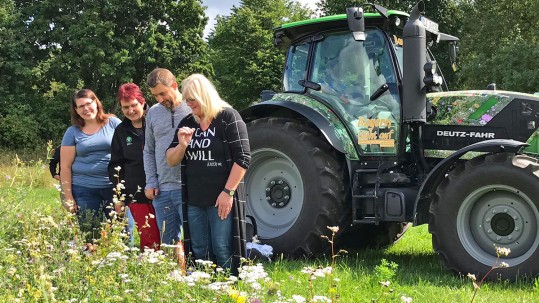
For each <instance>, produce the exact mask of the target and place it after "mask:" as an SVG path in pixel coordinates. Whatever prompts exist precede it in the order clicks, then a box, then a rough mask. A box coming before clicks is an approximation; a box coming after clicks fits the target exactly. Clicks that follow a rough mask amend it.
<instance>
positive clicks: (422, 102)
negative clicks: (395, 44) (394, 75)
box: [402, 1, 427, 123]
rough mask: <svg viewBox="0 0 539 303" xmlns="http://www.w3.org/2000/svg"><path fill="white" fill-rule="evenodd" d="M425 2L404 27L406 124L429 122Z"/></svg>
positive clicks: (412, 14)
mask: <svg viewBox="0 0 539 303" xmlns="http://www.w3.org/2000/svg"><path fill="white" fill-rule="evenodd" d="M424 6H425V5H424V3H423V1H419V2H418V3H417V4H416V5H415V6H414V8H413V9H412V13H411V14H410V18H409V19H408V22H406V25H405V26H404V32H403V40H404V62H403V63H404V64H403V77H402V78H403V101H402V112H403V121H404V122H405V123H425V122H426V121H427V90H426V87H425V84H424V83H423V78H424V77H425V71H424V70H423V66H425V63H427V42H426V41H427V38H426V32H425V26H424V25H423V23H422V22H421V20H420V17H421V12H422V11H424V9H425V8H424Z"/></svg>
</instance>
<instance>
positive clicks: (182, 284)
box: [0, 151, 539, 303]
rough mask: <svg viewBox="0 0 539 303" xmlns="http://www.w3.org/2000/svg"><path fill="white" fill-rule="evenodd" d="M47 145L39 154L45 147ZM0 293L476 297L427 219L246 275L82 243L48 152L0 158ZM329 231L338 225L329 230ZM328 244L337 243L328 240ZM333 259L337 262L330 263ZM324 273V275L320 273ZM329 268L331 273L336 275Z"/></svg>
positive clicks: (79, 297)
mask: <svg viewBox="0 0 539 303" xmlns="http://www.w3.org/2000/svg"><path fill="white" fill-rule="evenodd" d="M42 152H43V151H40V153H42ZM0 159H1V161H2V162H0V168H1V170H0V171H1V174H0V185H1V189H0V216H1V218H2V220H0V277H2V278H1V279H0V298H2V301H4V302H245V303H248V302H332V301H333V302H410V301H409V300H412V301H413V302H470V301H471V299H472V295H473V292H474V288H473V285H472V283H471V282H470V281H469V280H468V279H467V278H465V277H458V276H455V275H453V274H451V273H450V272H448V271H447V270H446V269H444V268H443V266H442V265H441V263H440V261H439V260H438V257H437V256H436V255H435V254H434V253H433V251H432V246H431V242H430V240H431V238H430V234H429V233H428V231H427V228H426V226H420V227H414V228H411V229H410V230H409V231H408V233H407V234H406V235H405V236H404V237H403V238H402V240H401V241H399V242H398V243H396V244H395V245H393V246H392V247H390V248H388V249H383V250H361V251H350V252H348V253H347V254H344V255H341V256H339V258H333V257H332V256H329V255H328V256H326V257H325V258H318V259H300V260H287V259H286V258H283V257H282V256H275V258H274V261H273V262H272V263H264V264H263V265H259V266H256V264H246V265H245V267H244V268H243V270H242V272H241V280H239V281H238V280H234V279H230V278H228V277H227V276H226V275H225V274H223V273H221V272H219V271H218V270H216V269H215V267H214V266H213V265H212V264H208V263H203V262H199V263H195V264H192V265H191V267H190V268H189V270H188V271H189V275H187V276H183V275H181V272H180V268H179V266H178V265H177V263H176V262H174V261H173V259H172V257H171V256H169V255H167V254H164V253H162V252H152V251H147V252H146V253H144V254H140V253H139V252H138V250H137V249H130V248H129V247H126V246H125V245H124V242H123V240H122V238H121V237H120V236H119V233H120V231H119V230H120V228H111V227H110V226H107V227H106V228H105V229H104V232H102V235H101V238H100V239H99V241H98V242H97V243H96V245H94V246H91V247H88V246H85V243H82V242H81V241H80V240H78V239H80V238H81V237H80V235H79V231H78V227H77V224H76V220H75V218H74V217H73V216H72V215H70V214H68V213H67V212H65V211H64V210H63V209H62V208H61V204H60V201H59V200H58V191H57V190H56V188H55V187H54V184H55V182H56V181H54V180H53V179H52V178H51V176H50V174H49V172H48V167H47V160H46V151H45V152H44V153H43V154H42V155H41V156H38V155H37V153H28V154H19V153H17V154H15V153H3V154H2V155H1V156H0ZM327 235H328V237H329V236H331V231H330V230H328V234H327ZM328 245H330V243H328ZM332 260H335V265H334V269H333V270H331V271H330V272H328V270H327V268H331V264H332ZM313 271H316V274H315V275H314V274H312V273H313ZM329 273H330V274H329ZM537 298H539V280H537V279H536V280H526V281H524V280H519V281H516V282H514V283H509V282H503V281H502V282H498V283H492V282H488V283H485V284H483V286H482V288H481V290H480V291H479V292H478V294H477V297H476V298H475V301H474V302H538V301H539V300H538V299H537Z"/></svg>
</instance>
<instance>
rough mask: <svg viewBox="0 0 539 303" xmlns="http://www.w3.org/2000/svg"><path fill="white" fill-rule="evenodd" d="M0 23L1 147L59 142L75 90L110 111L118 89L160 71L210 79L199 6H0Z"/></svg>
mask: <svg viewBox="0 0 539 303" xmlns="http://www.w3.org/2000/svg"><path fill="white" fill-rule="evenodd" d="M0 17H1V18H0V76H1V78H2V82H1V83H0V96H1V97H0V136H1V139H0V146H5V147H24V146H27V145H31V144H35V143H36V142H35V141H34V139H35V138H37V139H38V141H40V142H41V143H43V142H44V140H47V139H52V140H54V141H55V142H57V141H59V140H60V139H61V136H62V134H63V132H64V131H65V129H66V127H67V126H69V112H68V109H69V103H70V102H71V98H72V95H73V92H74V91H75V90H76V89H80V88H83V87H86V88H91V89H92V90H94V91H95V92H96V94H97V96H98V97H99V98H100V99H101V100H102V101H103V103H104V105H105V109H106V110H108V111H115V110H116V107H117V102H116V100H115V96H116V93H117V89H118V87H119V85H121V84H122V83H124V82H128V81H132V82H135V83H138V84H141V85H142V86H143V87H144V86H145V85H144V82H145V79H146V75H147V74H148V72H149V71H151V70H152V69H153V68H155V67H157V66H161V67H166V68H169V69H170V70H172V71H173V72H174V73H175V74H176V75H177V76H178V77H179V79H181V78H183V77H185V76H187V75H189V74H190V73H193V72H202V73H205V74H208V75H210V76H211V75H212V74H213V69H212V67H211V64H210V63H209V60H208V56H207V44H206V42H205V41H204V40H203V39H202V35H203V30H204V27H205V25H206V22H207V18H206V16H205V14H204V9H203V7H202V1H201V0H182V1H170V0H158V1H151V2H148V1H125V0H106V1H104V0H98V1H84V0H75V1H71V0H69V1H68V0H38V1H28V0H23V1H13V0H3V1H2V2H0ZM148 99H150V98H148ZM6 134H9V135H6Z"/></svg>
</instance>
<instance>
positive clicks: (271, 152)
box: [245, 148, 304, 239]
mask: <svg viewBox="0 0 539 303" xmlns="http://www.w3.org/2000/svg"><path fill="white" fill-rule="evenodd" d="M245 180H246V181H245V186H246V192H247V200H248V201H249V203H247V214H249V215H252V216H253V217H254V218H255V219H256V224H257V228H258V236H259V237H260V238H262V239H272V238H276V237H279V236H281V235H283V234H284V233H286V232H287V231H288V230H289V229H290V228H291V227H292V226H293V225H294V223H295V222H296V220H297V219H298V217H299V215H300V213H301V209H302V207H303V197H304V191H303V181H302V178H301V173H300V172H299V170H298V168H297V166H296V165H295V163H294V162H293V161H292V160H291V159H290V158H289V157H288V156H287V155H285V154H284V153H282V152H280V151H278V150H275V149H270V148H264V149H258V150H256V151H255V152H253V153H252V155H251V164H250V166H249V170H247V174H246V176H245Z"/></svg>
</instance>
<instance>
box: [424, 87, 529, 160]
mask: <svg viewBox="0 0 539 303" xmlns="http://www.w3.org/2000/svg"><path fill="white" fill-rule="evenodd" d="M519 96H520V97H523V98H526V99H529V98H530V97H533V98H532V99H536V100H537V98H536V97H534V96H533V95H529V94H523V93H515V92H507V91H492V90H477V91H455V92H441V93H430V94H428V95H427V99H428V100H430V101H431V102H432V104H433V105H434V106H436V109H437V111H438V112H437V115H436V118H435V119H434V120H432V121H429V122H428V123H429V124H436V125H469V126H483V125H485V124H487V122H489V121H490V120H491V119H492V118H493V117H494V116H496V115H497V114H498V113H499V112H500V111H502V109H504V108H505V107H506V106H507V105H508V104H509V103H511V101H513V100H514V99H515V98H516V97H519ZM538 101H539V100H538ZM526 143H528V144H530V146H528V147H526V148H525V149H524V150H523V151H524V152H525V153H532V154H539V129H538V130H536V131H535V132H534V133H533V135H532V136H530V138H529V139H528V141H527V142H526ZM448 153H451V152H448Z"/></svg>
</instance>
